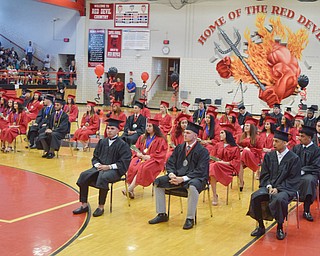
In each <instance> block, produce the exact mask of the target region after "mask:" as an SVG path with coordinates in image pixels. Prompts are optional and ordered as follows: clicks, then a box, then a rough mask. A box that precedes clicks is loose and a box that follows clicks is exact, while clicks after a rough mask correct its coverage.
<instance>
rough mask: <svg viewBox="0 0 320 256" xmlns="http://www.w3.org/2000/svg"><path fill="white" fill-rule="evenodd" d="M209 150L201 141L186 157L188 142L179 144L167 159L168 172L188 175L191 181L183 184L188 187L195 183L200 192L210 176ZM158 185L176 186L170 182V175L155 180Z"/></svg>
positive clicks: (164, 186)
mask: <svg viewBox="0 0 320 256" xmlns="http://www.w3.org/2000/svg"><path fill="white" fill-rule="evenodd" d="M185 160H187V161H188V164H187V165H186V166H183V162H184V161H185ZM209 160H210V158H209V152H208V150H207V149H206V148H204V147H203V146H202V145H201V144H200V143H199V142H196V144H195V146H194V147H193V148H192V149H191V151H190V153H189V154H188V156H187V157H186V143H182V144H179V145H178V146H176V147H175V149H174V150H173V153H172V155H171V156H170V158H169V159H168V161H167V164H166V170H167V173H168V174H169V173H171V172H172V173H174V174H175V175H176V176H179V177H181V176H188V177H189V178H190V180H189V181H187V182H184V183H183V184H182V186H183V187H185V188H188V187H189V185H193V186H195V187H196V188H197V190H198V192H199V193H200V192H201V191H202V190H203V189H204V188H205V185H206V182H207V180H208V177H209ZM155 184H156V185H157V186H158V187H162V188H170V187H175V186H174V185H171V184H170V183H169V177H168V176H162V177H159V178H157V179H156V180H155Z"/></svg>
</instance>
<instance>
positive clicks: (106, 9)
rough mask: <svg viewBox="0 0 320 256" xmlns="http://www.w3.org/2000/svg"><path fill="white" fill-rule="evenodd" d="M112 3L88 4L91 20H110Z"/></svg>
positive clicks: (111, 17)
mask: <svg viewBox="0 0 320 256" xmlns="http://www.w3.org/2000/svg"><path fill="white" fill-rule="evenodd" d="M113 10H114V4H90V19H91V20H112V19H113Z"/></svg>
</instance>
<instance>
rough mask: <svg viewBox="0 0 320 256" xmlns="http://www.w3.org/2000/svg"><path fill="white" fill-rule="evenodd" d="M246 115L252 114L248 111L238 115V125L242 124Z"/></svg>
mask: <svg viewBox="0 0 320 256" xmlns="http://www.w3.org/2000/svg"><path fill="white" fill-rule="evenodd" d="M247 116H252V115H251V114H250V113H249V112H248V111H247V112H246V113H245V114H244V115H241V114H239V115H238V123H239V125H240V126H241V125H244V120H245V119H246V117H247Z"/></svg>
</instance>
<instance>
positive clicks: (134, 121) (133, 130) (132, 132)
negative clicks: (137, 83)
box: [121, 101, 147, 145]
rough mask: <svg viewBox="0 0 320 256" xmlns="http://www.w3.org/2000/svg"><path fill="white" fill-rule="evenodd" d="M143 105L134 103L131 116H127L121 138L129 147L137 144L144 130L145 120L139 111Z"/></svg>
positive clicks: (137, 102)
mask: <svg viewBox="0 0 320 256" xmlns="http://www.w3.org/2000/svg"><path fill="white" fill-rule="evenodd" d="M142 108H143V104H142V103H141V102H139V101H135V103H134V105H133V115H131V116H129V117H128V118H127V121H126V125H125V126H124V131H123V134H122V136H121V139H123V140H124V141H125V142H127V143H128V144H129V145H133V144H135V143H136V142H137V140H138V138H139V136H140V135H141V134H143V133H144V132H145V130H146V123H147V120H146V118H145V117H144V116H143V115H141V113H140V112H141V109H142Z"/></svg>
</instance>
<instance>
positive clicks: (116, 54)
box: [107, 29, 122, 58]
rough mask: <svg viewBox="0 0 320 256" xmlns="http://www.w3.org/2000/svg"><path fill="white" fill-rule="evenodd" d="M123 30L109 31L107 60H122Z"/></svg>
mask: <svg viewBox="0 0 320 256" xmlns="http://www.w3.org/2000/svg"><path fill="white" fill-rule="evenodd" d="M121 43H122V30H121V29H108V46H107V58H121Z"/></svg>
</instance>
